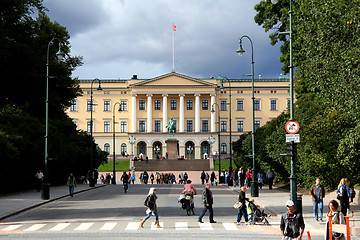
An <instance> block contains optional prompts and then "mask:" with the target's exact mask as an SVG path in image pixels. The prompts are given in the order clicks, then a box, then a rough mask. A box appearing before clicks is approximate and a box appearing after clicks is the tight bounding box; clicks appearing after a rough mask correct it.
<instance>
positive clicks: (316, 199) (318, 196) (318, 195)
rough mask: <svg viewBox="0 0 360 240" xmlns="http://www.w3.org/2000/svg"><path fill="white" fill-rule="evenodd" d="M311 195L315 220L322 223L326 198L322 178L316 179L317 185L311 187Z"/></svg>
mask: <svg viewBox="0 0 360 240" xmlns="http://www.w3.org/2000/svg"><path fill="white" fill-rule="evenodd" d="M309 193H310V195H311V199H312V201H313V207H314V213H315V220H316V221H320V222H321V221H322V215H323V199H324V197H325V188H324V187H323V186H322V185H321V184H320V178H317V179H316V181H315V184H314V185H312V186H311V188H310V190H309ZM319 215H320V216H319Z"/></svg>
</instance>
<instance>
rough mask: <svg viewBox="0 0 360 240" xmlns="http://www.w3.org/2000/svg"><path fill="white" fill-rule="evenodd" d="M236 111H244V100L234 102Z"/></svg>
mask: <svg viewBox="0 0 360 240" xmlns="http://www.w3.org/2000/svg"><path fill="white" fill-rule="evenodd" d="M236 110H237V111H244V100H237V102H236Z"/></svg>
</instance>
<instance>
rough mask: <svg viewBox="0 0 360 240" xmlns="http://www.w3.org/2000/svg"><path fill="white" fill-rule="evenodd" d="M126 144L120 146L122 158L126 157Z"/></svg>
mask: <svg viewBox="0 0 360 240" xmlns="http://www.w3.org/2000/svg"><path fill="white" fill-rule="evenodd" d="M126 153H127V152H126V144H125V143H123V144H121V155H122V156H125V155H126Z"/></svg>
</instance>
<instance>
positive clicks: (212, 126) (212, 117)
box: [210, 93, 219, 132]
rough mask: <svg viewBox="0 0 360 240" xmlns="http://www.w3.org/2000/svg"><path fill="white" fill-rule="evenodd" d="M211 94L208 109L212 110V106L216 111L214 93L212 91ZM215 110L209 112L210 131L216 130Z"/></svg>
mask: <svg viewBox="0 0 360 240" xmlns="http://www.w3.org/2000/svg"><path fill="white" fill-rule="evenodd" d="M210 96H211V100H210V110H212V107H213V106H214V110H215V111H216V106H215V105H214V103H215V94H214V93H212V94H210ZM215 111H214V112H211V119H210V122H211V123H210V124H211V130H210V131H211V132H216V120H215ZM218 114H219V113H218Z"/></svg>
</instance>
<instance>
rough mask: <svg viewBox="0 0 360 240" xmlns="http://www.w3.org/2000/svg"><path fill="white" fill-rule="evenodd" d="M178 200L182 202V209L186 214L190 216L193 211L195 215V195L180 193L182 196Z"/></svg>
mask: <svg viewBox="0 0 360 240" xmlns="http://www.w3.org/2000/svg"><path fill="white" fill-rule="evenodd" d="M178 202H179V203H181V207H182V209H184V210H185V211H186V214H187V215H188V216H190V215H191V212H192V214H193V215H195V211H194V201H193V196H191V195H190V194H187V193H185V194H180V197H179V198H178Z"/></svg>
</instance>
